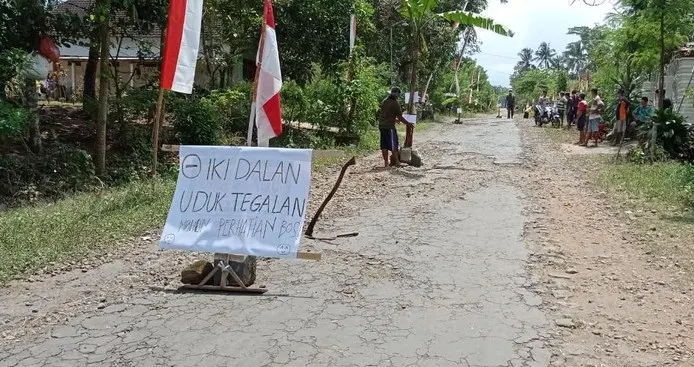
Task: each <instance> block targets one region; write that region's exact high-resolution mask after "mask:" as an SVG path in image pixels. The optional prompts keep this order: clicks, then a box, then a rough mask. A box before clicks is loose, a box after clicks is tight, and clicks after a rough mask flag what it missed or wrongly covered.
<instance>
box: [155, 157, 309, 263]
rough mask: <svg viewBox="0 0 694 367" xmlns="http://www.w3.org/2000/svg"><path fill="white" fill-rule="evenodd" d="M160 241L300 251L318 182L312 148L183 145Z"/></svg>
mask: <svg viewBox="0 0 694 367" xmlns="http://www.w3.org/2000/svg"><path fill="white" fill-rule="evenodd" d="M179 155H180V160H181V163H180V171H179V174H178V182H177V183H176V191H175V192H174V196H173V200H172V202H171V208H170V209H169V215H168V217H167V218H166V225H165V226H164V229H163V231H162V235H161V239H160V241H159V246H160V247H161V248H166V249H176V250H187V251H199V252H213V253H225V254H238V255H253V256H262V257H277V258H296V253H297V251H298V249H299V242H300V240H301V234H302V229H303V226H304V219H305V218H306V207H307V202H308V193H309V188H310V184H311V150H310V149H285V148H260V147H229V146H181V147H180V152H179Z"/></svg>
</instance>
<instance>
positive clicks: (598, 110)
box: [584, 88, 605, 147]
mask: <svg viewBox="0 0 694 367" xmlns="http://www.w3.org/2000/svg"><path fill="white" fill-rule="evenodd" d="M590 93H591V95H592V96H593V100H592V101H591V102H590V113H589V115H588V126H587V129H588V130H587V133H588V134H587V135H586V141H585V143H584V146H588V141H589V140H590V139H591V138H592V139H593V141H594V142H595V146H596V147H597V146H598V139H599V138H600V116H601V115H602V111H603V109H604V108H605V104H604V103H603V102H602V98H600V95H599V94H598V89H597V88H593V89H592V90H591V91H590Z"/></svg>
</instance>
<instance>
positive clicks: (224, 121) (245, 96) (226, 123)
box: [205, 83, 252, 136]
mask: <svg viewBox="0 0 694 367" xmlns="http://www.w3.org/2000/svg"><path fill="white" fill-rule="evenodd" d="M251 88H252V85H251V84H250V83H243V84H238V85H235V86H233V87H231V88H229V89H227V90H222V91H219V90H216V91H212V92H210V94H209V95H208V96H206V97H205V98H207V99H208V100H209V101H210V102H211V103H212V104H213V105H214V106H215V107H216V108H217V110H218V113H219V116H220V119H221V126H222V128H223V130H224V132H227V133H231V134H242V135H244V136H245V133H246V132H247V130H248V117H249V116H250V113H251Z"/></svg>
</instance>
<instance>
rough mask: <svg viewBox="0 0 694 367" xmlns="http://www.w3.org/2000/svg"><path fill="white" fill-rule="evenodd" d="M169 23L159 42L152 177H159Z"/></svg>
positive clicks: (153, 123) (153, 124) (153, 127)
mask: <svg viewBox="0 0 694 367" xmlns="http://www.w3.org/2000/svg"><path fill="white" fill-rule="evenodd" d="M167 28H168V25H167V27H166V28H164V30H162V32H161V40H162V42H161V43H160V44H159V47H160V48H161V50H160V52H159V53H160V55H162V57H161V60H160V65H159V95H158V96H157V107H156V110H155V113H154V120H153V121H152V178H154V177H157V165H158V164H159V126H160V125H161V120H163V117H162V116H163V115H164V87H163V86H162V83H161V80H162V77H161V75H162V71H163V70H164V57H163V55H164V47H163V46H164V45H165V40H166V30H167Z"/></svg>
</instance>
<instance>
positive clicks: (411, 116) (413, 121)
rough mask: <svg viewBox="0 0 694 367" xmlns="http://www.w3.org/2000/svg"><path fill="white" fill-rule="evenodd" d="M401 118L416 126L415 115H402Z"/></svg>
mask: <svg viewBox="0 0 694 367" xmlns="http://www.w3.org/2000/svg"><path fill="white" fill-rule="evenodd" d="M402 117H403V118H404V119H405V120H407V122H409V123H411V124H414V125H416V124H417V115H408V114H403V115H402Z"/></svg>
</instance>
